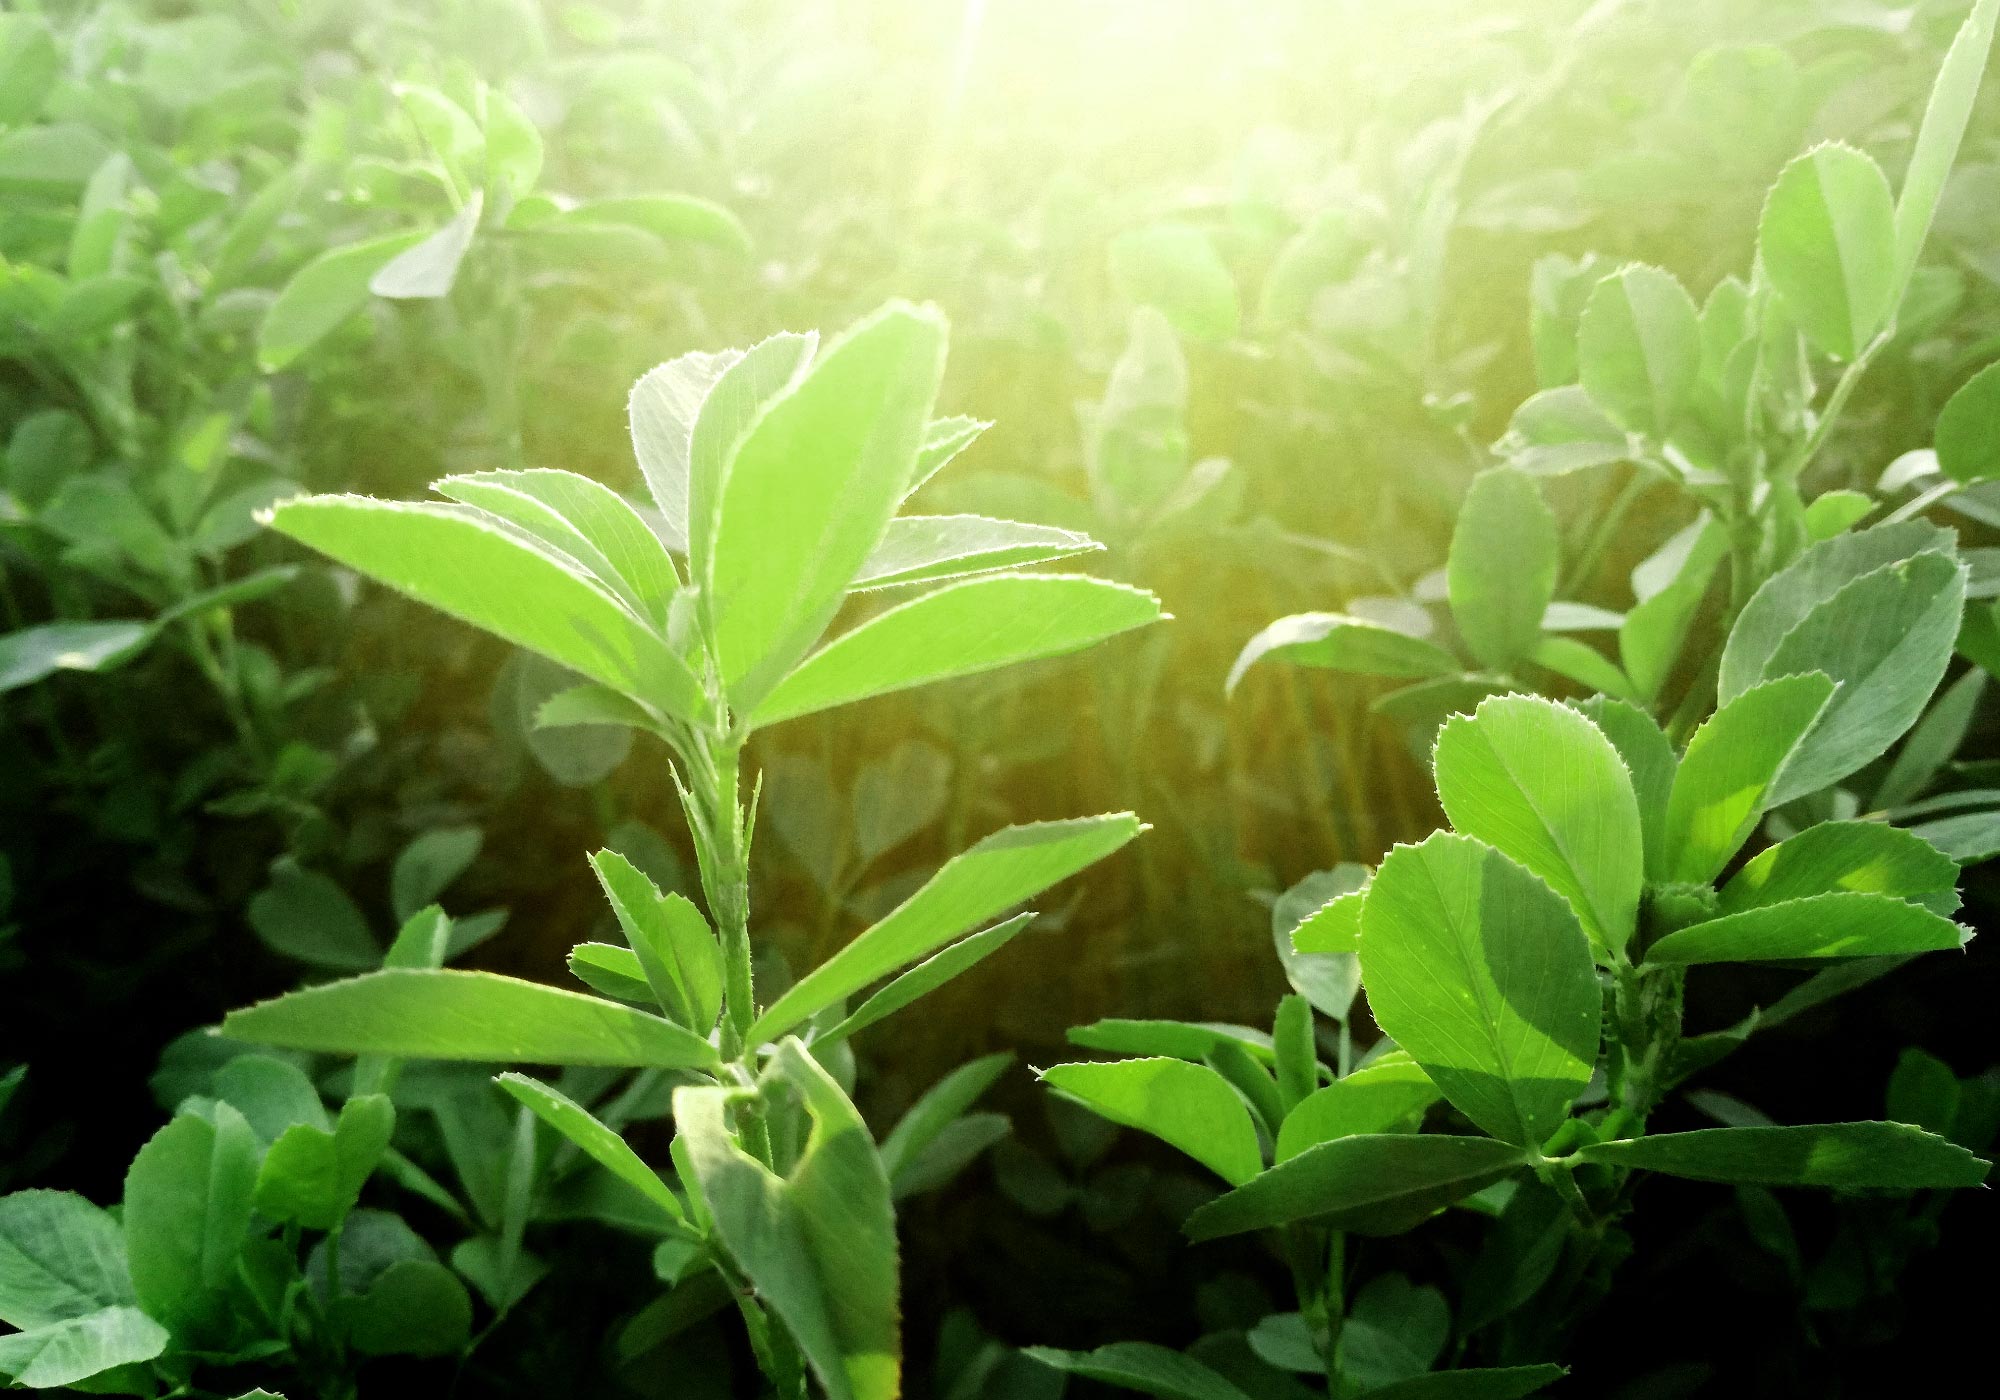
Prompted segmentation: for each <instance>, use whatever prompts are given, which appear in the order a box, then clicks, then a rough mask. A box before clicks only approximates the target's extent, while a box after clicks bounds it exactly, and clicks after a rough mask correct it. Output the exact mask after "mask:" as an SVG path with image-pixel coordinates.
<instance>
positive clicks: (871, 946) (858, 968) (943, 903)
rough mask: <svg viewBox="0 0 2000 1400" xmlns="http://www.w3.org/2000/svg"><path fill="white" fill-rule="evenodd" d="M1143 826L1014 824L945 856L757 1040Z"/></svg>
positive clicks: (799, 987)
mask: <svg viewBox="0 0 2000 1400" xmlns="http://www.w3.org/2000/svg"><path fill="white" fill-rule="evenodd" d="M1144 829H1145V828H1144V826H1143V825H1142V824H1141V823H1140V821H1139V819H1138V818H1137V817H1135V816H1133V815H1132V814H1131V813H1129V812H1117V813H1111V814H1107V815H1105V816H1100V817H1077V818H1073V819H1071V820H1069V821H1056V822H1033V823H1030V824H1028V825H1026V826H1010V827H1007V828H1005V829H1003V830H1000V831H996V832H994V833H993V834H992V835H990V836H987V837H985V838H984V839H982V840H981V841H980V842H979V843H978V844H977V845H975V846H973V847H972V849H970V850H968V851H965V852H963V853H961V854H959V855H956V856H954V857H952V859H950V860H948V861H946V862H945V864H944V866H943V868H942V869H940V870H939V871H938V873H937V874H935V875H933V876H932V877H931V878H930V880H929V881H928V882H926V883H925V885H924V886H923V888H922V889H920V890H918V891H917V892H916V893H915V894H913V895H911V896H910V897H909V898H908V899H906V900H904V901H903V902H902V903H901V904H900V905H898V906H897V907H896V908H895V909H894V910H892V911H891V912H890V913H889V914H888V916H887V917H885V918H883V919H882V920H881V921H880V922H879V923H877V924H875V925H874V926H873V927H872V928H869V929H868V930H867V931H866V932H864V933H862V934H860V935H859V936H858V937H856V938H855V940H854V941H853V942H852V943H849V944H848V945H847V946H846V947H845V948H842V949H841V950H840V951H839V952H838V953H835V954H834V955H833V956H832V957H831V958H828V959H827V960H826V961H825V962H824V963H821V964H820V965H819V966H818V967H817V968H815V969H813V971H811V972H809V973H807V974H806V975H805V976H804V977H802V978H800V979H799V981H798V982H796V983H795V984H793V986H792V988H791V989H790V990H789V991H787V992H786V993H785V994H784V995H783V996H781V997H779V998H778V1000H777V1001H775V1002H774V1003H772V1005H771V1006H770V1008H769V1009H768V1010H766V1011H765V1012H764V1014H763V1015H762V1016H760V1017H759V1018H758V1019H757V1023H756V1025H754V1026H753V1027H752V1028H751V1031H750V1037H751V1039H752V1040H753V1041H762V1040H771V1039H775V1038H776V1037H777V1036H780V1035H783V1034H784V1033H785V1032H786V1031H788V1030H790V1029H791V1028H792V1027H793V1026H796V1025H798V1024H799V1023H800V1022H801V1021H803V1020H805V1019H806V1018H807V1017H808V1016H811V1015H812V1014H814V1013H815V1012H817V1011H819V1010H820V1009H821V1008H823V1007H826V1006H830V1005H832V1004H833V1003H834V1002H836V1001H838V1000H840V999H841V998H842V997H845V996H849V995H851V994H852V993H854V992H857V991H859V990H860V989H861V988H863V987H865V986H867V985H868V984H869V983H870V982H873V981H875V980H876V979H877V978H878V977H884V976H887V975H888V974H889V973H891V972H894V971H896V970H897V969H898V968H901V967H904V966H906V965H908V964H909V963H911V962H914V961H916V960H917V959H918V958H921V957H923V956H925V955H926V954H928V953H930V952H932V951H933V950H934V949H937V948H939V947H941V946H942V945H944V944H945V943H948V942H950V941H952V940H953V939H955V938H957V937H958V936H959V935H960V934H963V933H964V932H965V931H966V930H968V929H970V928H974V927H976V926H977V925H979V924H982V923H985V922H986V921H987V920H988V919H991V918H993V917H994V916H995V915H998V914H1001V913H1004V912H1005V911H1006V910H1008V909H1010V908H1012V907H1013V906H1014V905H1016V904H1019V903H1020V902H1021V901H1023V900H1025V899H1032V898H1033V897H1034V896H1035V895H1037V894H1040V893H1041V892H1042V891H1043V890H1045V889H1047V888H1048V887H1049V886H1050V885H1053V884H1055V883H1056V882H1058V881H1060V880H1066V879H1068V878H1069V877H1070V876H1071V875H1074V874H1075V873H1076V872H1077V871H1079V870H1082V869H1083V868H1084V867H1085V866H1088V865H1091V864H1093V863H1094V862H1096V861H1099V860H1102V859H1103V858H1104V857H1105V856H1108V855H1110V854H1111V853H1112V852H1113V851H1115V850H1117V849H1118V848H1119V847H1120V846H1122V845H1124V844H1125V843H1126V842H1127V841H1130V840H1131V839H1132V838H1133V837H1134V836H1137V835H1138V834H1139V833H1140V832H1141V831H1143V830H1144Z"/></svg>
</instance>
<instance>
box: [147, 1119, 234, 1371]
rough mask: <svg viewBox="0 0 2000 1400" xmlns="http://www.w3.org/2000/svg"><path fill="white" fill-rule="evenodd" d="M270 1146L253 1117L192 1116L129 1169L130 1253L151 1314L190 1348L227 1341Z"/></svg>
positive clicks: (151, 1143)
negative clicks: (260, 1168) (233, 1294)
mask: <svg viewBox="0 0 2000 1400" xmlns="http://www.w3.org/2000/svg"><path fill="white" fill-rule="evenodd" d="M259 1155H260V1148H259V1145H258V1142H257V1135H256V1134H255V1133H254V1132H252V1131H251V1129H250V1125H249V1124H248V1123H246V1122H245V1121H244V1120H243V1115H242V1114H240V1113H238V1112H237V1111H236V1110H235V1109H233V1108H231V1107H230V1106H229V1105H228V1104H217V1105H216V1106H215V1109H214V1113H213V1117H212V1118H209V1117H203V1116H201V1115H199V1114H195V1113H182V1114H180V1115H179V1116H178V1117H176V1118H175V1119H174V1120H173V1121H172V1122H170V1123H168V1124H167V1125H166V1126H165V1127H163V1128H161V1129H160V1130H159V1131H158V1132H157V1133H155V1134H153V1136H152V1137H151V1139H149V1140H148V1141H147V1143H146V1145H145V1146H144V1147H142V1148H140V1149H139V1154H138V1156H136V1157H134V1158H133V1159H132V1165H131V1167H130V1169H129V1170H128V1171H127V1172H126V1173H125V1212H124V1217H123V1219H124V1225H125V1251H126V1257H127V1259H128V1261H129V1263H130V1266H131V1270H132V1289H133V1294H134V1296H135V1297H136V1298H137V1299H138V1303H139V1306H140V1307H141V1308H143V1309H145V1311H146V1314H147V1315H148V1316H149V1317H152V1318H153V1319H155V1320H156V1321H158V1322H161V1323H163V1324H165V1325H166V1326H167V1327H168V1328H169V1329H170V1330H171V1331H172V1332H173V1333H174V1334H175V1335H176V1336H177V1337H180V1338H181V1339H182V1342H183V1344H184V1345H191V1346H197V1347H198V1346H200V1345H202V1344H203V1343H204V1342H215V1341H220V1340H222V1337H223V1334H224V1333H225V1330H226V1320H227V1318H228V1315H229V1305H228V1294H229V1291H230V1289H231V1287H232V1285H233V1284H234V1283H235V1281H236V1277H237V1260H238V1258H239V1257H240V1256H241V1254H242V1252H243V1246H244V1244H245V1242H246V1241H247V1240H248V1239H249V1236H250V1214H251V1194H252V1192H253V1191H254V1189H255V1187H256V1183H257V1162H258V1157H259Z"/></svg>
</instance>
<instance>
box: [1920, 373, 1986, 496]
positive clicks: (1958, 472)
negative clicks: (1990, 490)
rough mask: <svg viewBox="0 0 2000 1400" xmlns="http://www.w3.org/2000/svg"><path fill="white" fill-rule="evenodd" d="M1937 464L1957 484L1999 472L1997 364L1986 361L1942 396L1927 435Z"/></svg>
mask: <svg viewBox="0 0 2000 1400" xmlns="http://www.w3.org/2000/svg"><path fill="white" fill-rule="evenodd" d="M1931 441H1932V445H1933V446H1934V447H1935V448H1936V449H1937V461H1938V468H1939V470H1941V471H1942V472H1943V473H1944V474H1945V475H1946V476H1948V477H1950V478H1951V479H1952V480H1953V481H1956V482H1958V483H1960V484H1961V485H1965V486H1971V485H1974V484H1976V483H1978V482H1981V481H1990V480H1992V479H1993V478H1994V477H1996V476H2000V364H1992V365H1988V366H1987V367H1986V368H1985V369H1982V370H1980V371H1979V373H1977V374H1975V375H1973V376H1972V378H1970V379H1968V380H1966V381H1965V383H1964V384H1962V385H1960V386H1959V389H1958V392H1957V393H1955V394H1953V395H1952V396H1951V397H1950V398H1949V399H1947V400H1945V405H1944V409H1943V410H1942V411H1941V412H1940V413H1939V414H1938V419H1937V428H1936V430H1935V432H1934V435H1933V437H1932V439H1931Z"/></svg>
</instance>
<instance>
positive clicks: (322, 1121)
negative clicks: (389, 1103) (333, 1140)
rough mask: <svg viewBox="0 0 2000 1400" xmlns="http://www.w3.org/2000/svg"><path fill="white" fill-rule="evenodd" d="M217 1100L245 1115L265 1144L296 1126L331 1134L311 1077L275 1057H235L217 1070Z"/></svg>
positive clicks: (329, 1121)
mask: <svg viewBox="0 0 2000 1400" xmlns="http://www.w3.org/2000/svg"><path fill="white" fill-rule="evenodd" d="M213 1087H214V1092H215V1097H217V1098H218V1099H221V1100H222V1101H223V1102H224V1103H226V1104H228V1105H229V1106H230V1107H231V1108H234V1109H235V1110H236V1111H237V1112H238V1113H241V1114H242V1115H243V1118H244V1121H245V1122H247V1123H249V1125H250V1128H251V1130H252V1131H253V1132H255V1133H256V1134H257V1137H258V1139H259V1140H260V1141H262V1142H267V1143H268V1142H273V1141H276V1140H277V1138H278V1137H279V1136H280V1135H281V1134H283V1132H284V1131H285V1129H287V1128H289V1127H291V1126H292V1125H293V1124H294V1123H310V1124H311V1125H312V1126H314V1127H315V1128H323V1129H326V1130H328V1131H331V1130H332V1128H333V1119H332V1118H330V1117H328V1116H327V1111H326V1105H325V1104H324V1103H322V1102H321V1101H320V1097H319V1090H318V1089H316V1088H314V1087H313V1082H312V1078H311V1076H309V1075H308V1074H307V1073H306V1072H305V1071H304V1070H302V1069H300V1068H299V1067H298V1066H297V1065H295V1064H293V1063H292V1062H291V1061H289V1060H281V1059H279V1058H278V1057H277V1056H275V1055H235V1056H232V1057H231V1058H230V1060H229V1061H228V1063H226V1064H224V1065H223V1066H222V1067H221V1068H220V1069H218V1070H216V1071H215V1076H214V1081H213Z"/></svg>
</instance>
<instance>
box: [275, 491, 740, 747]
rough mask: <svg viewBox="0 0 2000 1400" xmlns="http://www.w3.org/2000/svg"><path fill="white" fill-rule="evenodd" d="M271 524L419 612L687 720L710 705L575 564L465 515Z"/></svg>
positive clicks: (361, 502)
mask: <svg viewBox="0 0 2000 1400" xmlns="http://www.w3.org/2000/svg"><path fill="white" fill-rule="evenodd" d="M271 523H272V525H273V526H274V527H275V528H276V529H278V530H280V531H282V532H283V533H284V534H287V535H289V536H291V537H292V538H293V539H295V540H298V541H299V542H301V543H302V544H308V545H311V546H312V547H313V548H315V549H317V550H320V551H321V552H322V553H325V554H328V555H331V556H332V557H333V558H335V559H337V560H339V561H340V562H341V563H343V564H346V565H347V566H348V567H350V568H353V569H358V570H360V571H361V572H362V573H365V574H368V575H369V576H371V577H373V578H376V579H379V580H380V581H382V582H383V583H386V584H388V585H389V586H390V587H392V588H395V589H397V590H398V591H400V592H403V593H407V594H409V595H410V596H411V597H413V598H415V599H417V600H418V601H419V602H422V603H427V604H429V605H430V606H432V607H434V608H437V609H438V610H439V611H440V612H445V613H449V614H451V615H452V616H453V617H456V618H459V619H460V620H462V621H465V622H469V623H471V624H472V625H473V626H475V627H480V628H484V629H485V630H487V631H490V632H492V633H494V634H495V635H497V636H499V637H502V638H504V639H505V640H507V641H510V642H513V643H514V644H515V645H517V646H522V647H526V648H527V649H528V650H529V651H533V652H537V653H539V654H541V655H543V656H546V657H548V658H549V659H550V660H552V661H556V662H560V663H561V664H562V665H565V666H568V667H570V668H571V669H572V670H575V671H579V672H581V673H582V674H583V675H585V676H588V677H589V678H590V679H591V680H594V681H597V682H599V683H600V684H603V685H607V686H609V687H611V688H612V689H613V690H617V691H619V692H621V693H623V694H626V695H630V696H632V697H633V698H634V699H638V700H642V701H645V702H647V703H650V704H654V705H658V706H659V707H660V708H662V709H665V710H667V711H669V712H670V713H673V714H676V715H679V716H681V717H683V718H693V717H696V716H699V715H701V714H702V713H704V712H705V710H706V707H707V704H706V701H705V699H704V698H703V696H702V693H701V689H700V686H699V684H698V683H697V682H696V680H695V677H694V673H693V672H692V671H690V670H689V669H688V667H687V664H686V663H685V662H684V661H682V660H681V659H680V657H678V656H677V655H675V654H674V652H673V651H671V650H670V649H669V648H668V647H667V644H666V642H665V641H664V639H662V638H661V637H660V636H659V635H658V634H657V633H655V632H653V631H652V630H651V629H650V628H648V627H647V626H645V625H644V624H643V623H641V622H640V620H639V619H638V618H636V617H634V616H633V615H632V614H631V613H630V612H629V611H627V610H626V609H625V608H624V607H623V606H622V605H620V604H619V603H618V602H617V601H616V600H615V599H613V598H612V597H611V595H610V594H608V593H605V592H604V591H602V590H601V589H600V588H599V587H598V586H597V585H596V584H594V583H592V582H591V581H590V580H589V579H587V578H586V577H584V576H583V575H582V574H581V573H578V572H577V571H576V570H575V569H574V568H573V567H572V566H570V565H569V564H566V563H564V562H562V561H561V560H558V559H556V558H555V557H553V556H552V555H549V554H545V553H543V552H542V551H540V550H538V549H536V548H534V547H533V546H531V545H529V544H527V543H525V542H524V541H522V540H520V539H517V538H515V537H514V536H512V535H509V534H507V533H505V532H504V531H502V530H501V529H500V528H499V527H497V526H495V525H493V524H491V523H489V522H488V521H487V520H486V519H485V518H483V517H482V516H481V515H480V514H479V513H478V512H475V511H471V510H468V509H467V508H466V507H463V506H455V505H452V506H447V505H431V504H428V503H422V502H400V501H377V500H371V499H369V498H367V497H363V496H312V497H304V498H300V499H295V500H290V501H286V502H284V503H282V504H280V505H278V506H277V507H275V508H274V509H273V511H272V514H271Z"/></svg>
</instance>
